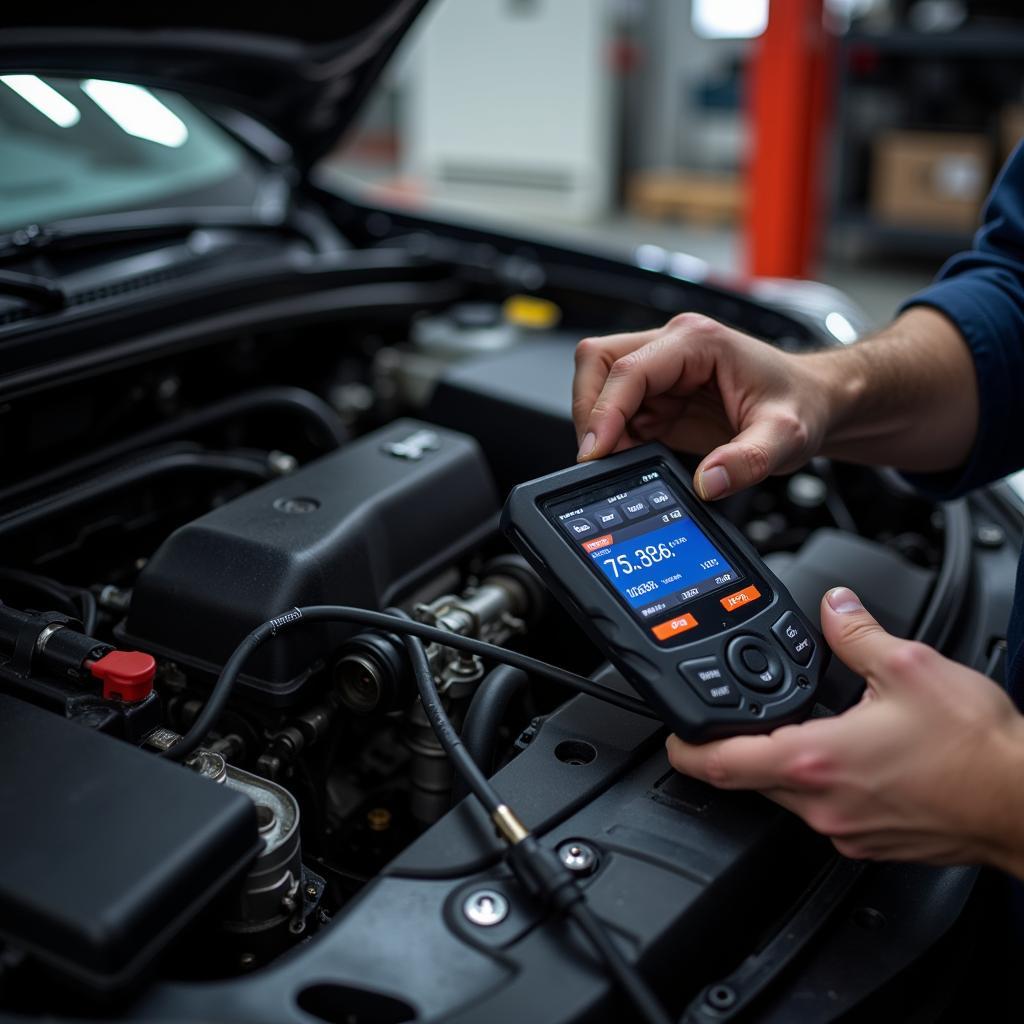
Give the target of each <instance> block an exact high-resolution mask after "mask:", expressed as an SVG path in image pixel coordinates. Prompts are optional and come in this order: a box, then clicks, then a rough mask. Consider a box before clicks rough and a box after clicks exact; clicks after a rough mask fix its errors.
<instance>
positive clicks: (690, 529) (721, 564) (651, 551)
mask: <svg viewBox="0 0 1024 1024" xmlns="http://www.w3.org/2000/svg"><path fill="white" fill-rule="evenodd" d="M613 536H614V535H613ZM589 557H590V558H591V559H592V560H593V561H594V563H595V564H596V565H597V566H598V567H599V568H600V569H601V571H602V572H603V573H604V574H605V576H607V577H608V579H609V580H610V581H611V584H612V586H613V587H615V589H616V590H617V591H618V592H619V594H620V595H621V596H622V598H623V599H624V600H625V602H626V604H628V605H629V606H630V608H643V607H645V606H647V605H651V604H661V603H662V602H664V604H663V606H662V608H664V607H672V606H675V605H679V604H682V603H683V602H684V601H689V600H692V599H693V598H695V597H698V596H699V595H700V594H702V593H707V591H708V590H714V589H715V588H716V587H720V586H722V585H724V584H726V583H731V582H733V581H734V580H735V579H736V578H737V577H736V574H735V573H734V572H733V569H732V566H731V565H730V564H729V563H728V562H727V561H726V558H725V556H724V555H723V554H722V553H721V552H720V551H719V550H718V549H717V548H716V547H715V546H714V545H713V544H712V543H711V541H710V540H708V538H707V537H706V536H705V535H704V533H703V532H702V531H701V530H700V528H699V527H698V526H697V524H696V523H695V522H694V521H693V520H692V519H691V518H690V517H689V516H686V515H684V516H683V517H682V518H681V519H678V520H674V521H672V522H671V523H670V524H668V525H667V526H660V527H659V528H658V529H654V530H651V531H650V532H649V533H641V534H639V535H638V536H633V537H629V538H628V539H626V540H621V541H617V542H614V543H612V544H610V545H608V546H607V547H601V548H598V549H597V550H595V551H591V552H590V553H589ZM661 610H662V609H657V611H661Z"/></svg>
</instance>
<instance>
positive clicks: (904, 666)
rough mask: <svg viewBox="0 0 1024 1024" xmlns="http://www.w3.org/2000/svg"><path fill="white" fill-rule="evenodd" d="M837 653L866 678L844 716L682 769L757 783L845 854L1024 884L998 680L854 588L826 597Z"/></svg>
mask: <svg viewBox="0 0 1024 1024" xmlns="http://www.w3.org/2000/svg"><path fill="white" fill-rule="evenodd" d="M821 619H822V628H823V630H824V633H825V637H826V639H827V640H828V642H829V644H830V646H831V647H832V650H833V651H834V652H835V654H836V655H837V656H838V657H839V658H841V659H842V660H843V661H844V662H845V663H846V664H847V665H849V666H850V668H852V669H853V670H854V671H855V672H857V673H859V674H860V675H862V676H864V677H865V679H866V680H867V690H866V691H865V694H864V698H863V699H862V700H861V702H860V703H859V704H857V705H856V706H855V707H853V708H851V709H850V710H849V711H847V712H845V713H844V714H842V715H839V716H837V717H835V718H820V719H814V720H812V721H809V722H805V723H804V724H802V725H790V726H784V727H782V728H780V729H776V730H775V732H773V733H771V734H770V735H768V736H743V737H735V738H731V739H726V740H720V741H716V742H713V743H708V744H706V745H703V746H691V745H689V744H685V743H683V742H681V741H680V740H679V739H678V738H676V737H675V736H672V737H670V738H669V740H668V744H667V746H668V756H669V761H671V763H672V765H673V767H674V768H676V769H677V770H678V771H681V772H685V773H687V774H689V775H693V776H696V777H697V778H700V779H704V780H705V781H707V782H710V783H711V784H712V785H715V786H719V787H722V788H726V789H759V790H761V791H762V792H763V793H764V794H765V795H767V796H769V797H771V799H773V800H775V801H777V802H778V803H780V804H782V805H783V806H784V807H788V808H789V809H790V810H792V811H794V812H795V813H796V814H798V815H799V816H800V817H801V818H803V819H804V820H805V821H806V822H807V823H808V824H809V825H810V826H811V828H813V829H815V830H817V831H818V832H822V833H824V834H825V835H827V836H830V837H831V838H832V841H833V843H834V844H835V846H836V849H838V850H839V852H840V853H842V854H845V855H846V856H848V857H856V858H872V859H884V860H924V861H931V862H933V863H940V864H964V863H988V864H994V865H996V866H998V867H1001V868H1003V869H1005V870H1008V871H1011V872H1014V873H1016V874H1018V875H1021V876H1024V771H1022V768H1024V718H1022V717H1021V716H1020V715H1019V714H1018V713H1017V711H1016V709H1015V708H1014V706H1013V704H1012V703H1011V702H1010V699H1009V698H1008V697H1007V696H1006V694H1005V693H1003V691H1002V690H1000V689H999V688H998V687H997V686H996V685H995V684H994V683H992V682H991V681H990V680H988V679H986V678H985V677H984V676H982V675H981V674H980V673H978V672H974V671H972V670H971V669H968V668H964V667H963V666H962V665H959V664H957V663H956V662H953V661H950V660H948V659H947V658H944V657H943V656H942V655H940V654H939V653H937V652H936V651H934V650H932V649H931V648H930V647H926V646H924V645H923V644H919V643H914V642H912V641H909V640H899V639H897V638H896V637H894V636H891V635H890V634H888V633H886V632H885V631H884V630H883V629H882V627H881V626H879V624H878V623H877V622H876V621H875V620H874V619H873V618H872V617H871V615H869V614H868V612H867V611H865V610H864V608H863V607H862V605H861V603H860V601H859V600H858V598H857V596H856V595H855V594H854V593H853V591H851V590H848V589H847V588H845V587H839V588H836V589H835V590H831V591H829V592H828V593H827V594H826V595H825V597H824V599H823V600H822V606H821Z"/></svg>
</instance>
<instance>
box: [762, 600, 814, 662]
mask: <svg viewBox="0 0 1024 1024" xmlns="http://www.w3.org/2000/svg"><path fill="white" fill-rule="evenodd" d="M772 632H773V633H774V634H775V638H776V639H777V640H778V641H779V643H780V644H782V646H783V648H784V649H785V651H786V653H787V654H788V655H789V656H790V657H791V658H792V659H793V660H794V661H795V662H796V663H797V664H798V665H808V664H810V661H811V658H812V657H813V656H814V640H813V639H811V634H810V631H809V630H808V629H807V627H806V626H805V625H804V624H803V623H802V622H801V621H800V619H799V618H798V617H797V615H796V614H795V613H794V612H786V614H785V615H783V616H782V618H781V619H779V621H778V622H776V623H775V625H774V626H772Z"/></svg>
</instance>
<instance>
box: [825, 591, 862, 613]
mask: <svg viewBox="0 0 1024 1024" xmlns="http://www.w3.org/2000/svg"><path fill="white" fill-rule="evenodd" d="M825 600H826V601H828V606H829V608H831V609H832V611H834V612H839V614H840V615H845V614H846V613H847V612H862V611H864V605H862V604H861V603H860V598H859V597H858V596H857V595H856V594H855V593H854V592H853V591H852V590H851V589H850V588H849V587H836V588H835V589H834V590H830V591H829V592H828V593H827V594H826V595H825Z"/></svg>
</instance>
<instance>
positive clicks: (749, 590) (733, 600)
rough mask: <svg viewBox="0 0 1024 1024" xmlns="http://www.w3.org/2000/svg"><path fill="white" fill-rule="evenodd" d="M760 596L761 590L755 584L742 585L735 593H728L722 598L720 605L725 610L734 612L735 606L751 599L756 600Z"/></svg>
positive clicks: (737, 606)
mask: <svg viewBox="0 0 1024 1024" xmlns="http://www.w3.org/2000/svg"><path fill="white" fill-rule="evenodd" d="M760 596H761V591H760V590H758V589H757V587H755V586H749V587H744V588H743V589H742V590H737V591H736V593H735V594H730V595H729V596H728V597H723V598H722V607H723V608H724V609H725V610H726V611H727V612H734V611H736V609H737V608H740V607H742V606H743V605H745V604H748V603H749V602H751V601H756V600H757V599H758V598H759V597H760Z"/></svg>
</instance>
